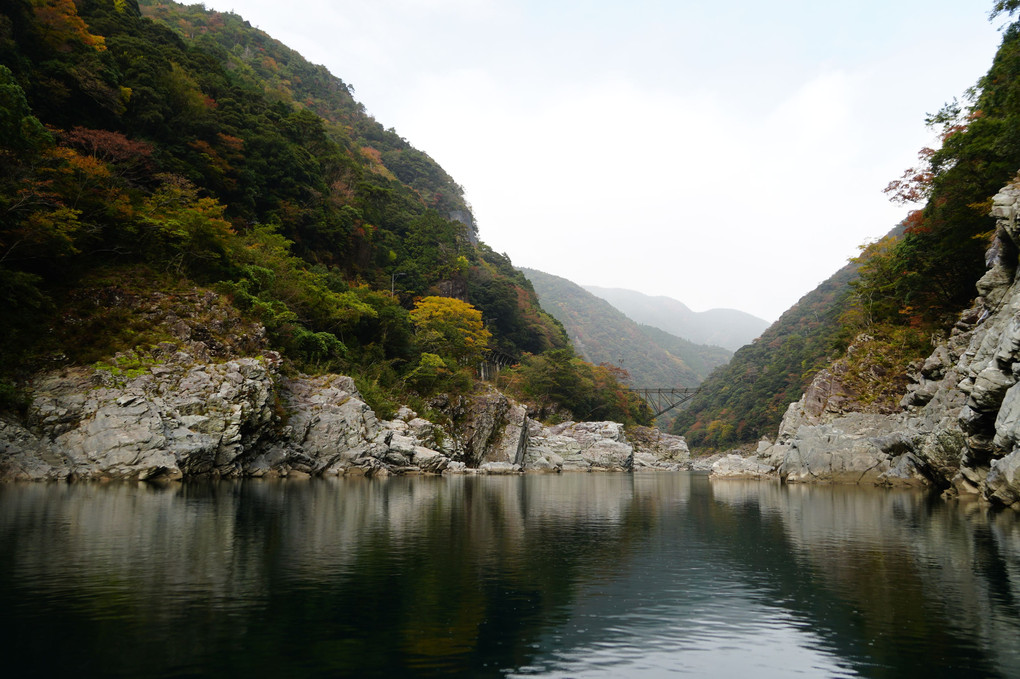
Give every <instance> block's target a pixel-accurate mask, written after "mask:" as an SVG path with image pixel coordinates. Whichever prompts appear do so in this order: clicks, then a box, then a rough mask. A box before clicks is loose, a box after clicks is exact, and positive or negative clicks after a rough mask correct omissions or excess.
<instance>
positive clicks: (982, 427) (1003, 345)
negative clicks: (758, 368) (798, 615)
mask: <svg viewBox="0 0 1020 679" xmlns="http://www.w3.org/2000/svg"><path fill="white" fill-rule="evenodd" d="M993 202H994V207H993V210H992V214H993V215H994V216H996V217H998V221H997V227H996V237H995V241H994V244H993V245H992V247H991V248H990V249H989V252H988V256H987V261H988V264H989V270H988V273H987V274H986V275H985V276H984V277H983V278H982V279H981V280H980V281H978V283H977V289H978V293H979V295H980V296H979V297H978V298H977V299H976V300H975V304H974V306H973V307H972V308H970V309H967V310H966V311H964V312H963V313H962V314H961V315H960V319H959V321H958V322H957V323H956V325H955V327H954V328H953V329H952V331H951V333H950V336H949V337H948V338H947V339H946V340H945V341H943V342H941V343H939V344H938V345H937V346H936V348H935V350H934V352H933V353H932V354H931V356H929V357H928V358H927V360H925V361H924V362H923V363H921V364H919V365H917V366H916V369H915V371H914V373H913V374H912V375H910V378H911V383H910V384H909V385H908V387H907V394H906V396H905V397H904V398H903V400H902V401H901V409H900V410H899V411H897V412H893V413H886V414H880V413H868V412H859V411H860V410H864V409H863V408H861V407H860V404H857V403H855V402H854V394H853V393H852V391H851V390H848V389H846V388H845V387H843V386H842V385H841V384H839V381H838V376H834V375H833V374H832V373H830V372H828V371H823V372H822V373H819V375H818V376H817V377H816V379H815V380H814V381H813V383H812V385H811V387H810V388H809V389H808V391H807V392H806V393H805V395H804V397H803V398H801V400H800V401H799V402H797V403H794V404H791V405H790V407H789V409H788V410H787V412H786V415H785V416H784V418H783V422H782V424H781V425H780V429H779V433H778V436H777V438H776V440H775V441H767V442H765V443H764V444H763V445H761V446H759V449H758V451H757V453H756V454H755V455H753V456H751V458H748V461H747V463H746V465H747V466H749V467H753V468H755V469H759V468H765V469H767V470H768V473H769V474H772V475H776V476H779V477H781V478H783V479H785V480H786V481H788V482H796V481H820V482H850V483H869V484H889V485H898V484H919V483H931V484H934V485H936V486H937V487H940V488H944V489H946V491H947V493H948V494H950V495H953V494H958V493H968V494H979V495H981V496H982V497H984V498H985V499H987V500H989V501H991V502H993V503H995V504H998V505H1003V506H1012V507H1015V508H1018V509H1020V474H1018V473H1017V470H1018V467H1020V384H1018V378H1020V280H1018V277H1017V255H1018V252H1020V247H1018V245H1020V229H1018V226H1017V215H1018V214H1020V185H1011V186H1008V187H1006V188H1005V189H1003V190H1002V191H1001V192H1000V193H999V194H998V195H996V196H995V198H994V200H993ZM726 464H727V465H729V466H730V467H739V465H738V464H737V463H735V462H727V463H726ZM718 475H720V476H721V475H722V473H719V474H718Z"/></svg>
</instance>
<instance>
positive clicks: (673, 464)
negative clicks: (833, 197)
mask: <svg viewBox="0 0 1020 679" xmlns="http://www.w3.org/2000/svg"><path fill="white" fill-rule="evenodd" d="M179 346H180V345H177V344H171V343H166V344H164V345H161V347H158V348H157V349H156V350H154V352H153V354H152V356H150V357H147V358H148V360H149V363H151V365H147V366H144V367H140V368H136V369H134V370H131V371H128V372H127V373H126V374H125V373H124V372H121V371H117V370H108V369H103V368H97V367H92V368H71V369H66V370H63V371H59V372H53V373H50V374H46V375H43V376H41V377H39V378H38V379H36V380H35V382H34V383H33V384H32V385H31V386H30V394H31V402H30V403H29V405H28V408H27V412H26V414H25V416H24V417H23V418H12V417H7V418H6V419H0V478H3V479H8V480H10V479H20V480H79V479H81V480H87V479H92V480H107V479H127V480H157V479H165V480H173V479H180V478H184V477H197V476H213V477H267V476H278V477H291V478H293V477H307V476H335V475H341V474H349V475H369V476H382V475H390V474H408V473H415V474H420V473H428V474H439V473H490V474H500V473H519V472H522V471H539V472H559V471H629V470H633V469H669V470H675V469H681V468H686V467H687V466H688V465H689V463H690V453H689V452H688V450H687V445H686V443H685V442H684V440H683V438H681V437H679V436H671V435H668V434H662V433H659V432H657V431H656V430H649V429H644V428H635V429H633V430H631V431H625V429H624V427H623V425H621V424H618V423H615V422H576V423H575V422H566V423H563V424H559V425H556V426H553V427H547V426H544V425H542V424H541V423H539V422H538V421H536V420H534V419H532V418H531V417H529V415H528V412H527V408H526V407H525V406H523V405H521V404H519V403H515V402H513V401H512V400H510V399H509V398H507V397H506V396H505V395H503V394H501V393H499V392H497V391H495V390H491V389H490V390H488V391H482V392H481V393H478V394H474V395H472V396H468V397H459V398H458V399H456V400H455V401H452V402H451V401H450V400H449V399H448V400H446V401H445V402H444V403H441V404H438V405H439V406H441V407H442V408H443V410H444V411H445V412H446V413H448V414H449V416H450V419H449V423H448V424H447V425H446V426H441V425H439V424H436V423H433V422H430V421H427V420H425V419H422V418H421V417H419V416H418V415H417V414H416V413H415V412H413V411H411V410H410V409H408V408H402V409H401V410H400V411H399V412H398V413H397V416H396V417H395V418H394V419H393V420H380V419H379V418H378V417H377V416H376V414H375V413H374V412H373V411H372V409H371V408H370V407H369V406H368V405H367V404H366V403H365V401H364V400H363V398H362V396H361V394H360V393H359V392H358V389H357V387H356V386H355V384H354V380H352V379H351V378H350V377H345V376H341V375H322V376H316V377H307V376H299V377H286V376H283V375H282V374H281V373H280V369H279V368H280V360H279V357H278V356H277V355H276V354H274V353H273V352H268V351H267V352H263V353H262V354H261V355H258V356H255V357H247V358H233V359H230V360H221V361H213V360H208V357H207V356H205V355H203V352H200V351H199V352H196V353H189V352H188V351H183V350H180V348H179ZM203 359H205V360H203Z"/></svg>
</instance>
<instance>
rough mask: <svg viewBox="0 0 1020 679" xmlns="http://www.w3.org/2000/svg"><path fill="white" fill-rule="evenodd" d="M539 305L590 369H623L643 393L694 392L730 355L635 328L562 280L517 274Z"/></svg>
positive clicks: (526, 271)
mask: <svg viewBox="0 0 1020 679" xmlns="http://www.w3.org/2000/svg"><path fill="white" fill-rule="evenodd" d="M520 271H521V272H522V273H523V274H524V275H525V276H526V277H527V278H528V280H530V281H531V284H532V286H533V287H534V288H535V292H536V293H537V294H538V298H539V303H540V304H541V305H542V308H543V309H544V310H545V311H546V312H547V313H549V314H552V316H553V317H554V318H556V319H557V320H558V321H560V323H562V324H563V326H564V328H565V329H566V331H567V334H568V335H569V337H570V340H571V342H572V343H573V345H574V348H575V349H576V350H577V352H578V353H580V354H581V355H582V356H584V358H585V359H586V360H588V361H590V362H592V363H609V364H612V365H618V366H620V367H622V368H624V369H625V370H626V371H627V372H628V373H629V374H630V379H629V380H628V381H629V383H630V384H631V385H633V386H643V387H672V386H676V387H680V386H686V387H693V386H697V385H698V384H700V383H701V382H702V380H704V379H705V378H706V377H707V376H708V375H709V373H711V372H712V371H713V370H714V369H715V368H717V367H718V366H721V365H724V364H725V363H726V362H727V361H729V359H730V357H731V356H732V353H731V352H730V351H728V350H726V349H724V348H722V347H718V346H704V345H699V344H695V343H694V342H690V341H688V340H685V339H682V338H680V337H676V336H673V335H670V334H669V333H666V332H664V331H662V330H659V329H658V328H654V327H650V326H646V325H640V324H638V323H636V322H635V321H633V320H632V319H630V318H628V317H627V316H626V315H625V314H624V313H623V312H622V311H620V310H619V309H617V308H616V307H614V306H613V305H611V304H610V303H609V302H607V301H606V300H604V299H601V298H600V297H597V296H596V295H593V294H592V293H590V292H588V291H587V290H585V289H584V288H583V287H581V286H580V285H578V284H576V283H573V282H571V281H569V280H567V279H565V278H560V277H559V276H553V275H552V274H547V273H544V272H541V271H536V270H534V269H520Z"/></svg>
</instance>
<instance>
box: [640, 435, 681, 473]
mask: <svg viewBox="0 0 1020 679" xmlns="http://www.w3.org/2000/svg"><path fill="white" fill-rule="evenodd" d="M627 440H628V441H629V442H630V443H631V445H632V446H633V447H634V469H661V470H664V471H679V470H681V469H690V468H691V451H690V449H689V448H688V447H687V441H686V440H685V439H684V437H682V436H676V435H674V434H666V433H664V432H662V431H659V430H658V429H654V428H651V427H630V428H628V429H627Z"/></svg>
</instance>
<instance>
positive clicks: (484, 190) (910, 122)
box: [205, 0, 1003, 321]
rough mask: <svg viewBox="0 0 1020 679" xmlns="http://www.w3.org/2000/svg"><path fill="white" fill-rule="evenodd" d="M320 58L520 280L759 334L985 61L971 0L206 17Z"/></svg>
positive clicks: (230, 2)
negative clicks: (423, 158) (536, 276)
mask: <svg viewBox="0 0 1020 679" xmlns="http://www.w3.org/2000/svg"><path fill="white" fill-rule="evenodd" d="M205 5H206V6H207V7H209V8H210V9H217V10H221V11H234V12H236V13H237V14H240V15H241V16H243V17H244V18H245V19H247V20H248V21H250V22H251V23H252V25H255V26H257V27H259V28H261V29H262V30H264V31H266V32H267V33H269V34H270V35H271V36H273V37H274V38H277V39H279V40H281V41H282V42H284V43H286V44H287V45H288V46H290V47H292V48H294V49H296V50H298V51H299V52H301V53H302V54H303V55H304V56H305V57H306V58H308V59H309V60H311V61H313V62H315V63H320V64H324V65H325V66H326V67H327V68H329V70H330V71H332V72H333V73H334V74H335V75H337V76H339V77H340V78H341V79H343V80H344V82H346V83H348V84H350V85H352V86H353V87H354V88H355V96H356V97H357V99H358V100H359V101H361V102H362V103H363V104H364V105H365V107H366V109H367V110H368V112H369V113H370V114H372V115H373V116H374V117H375V118H376V119H377V120H378V121H379V122H380V123H382V124H383V125H384V126H385V127H393V128H395V129H396V131H397V132H398V133H399V134H400V135H401V136H403V137H405V138H406V139H407V140H408V141H410V142H411V143H412V144H413V145H414V146H415V147H417V148H419V149H421V150H422V151H425V152H426V153H428V154H429V155H430V156H432V157H433V158H434V159H435V160H436V161H438V162H439V163H440V164H441V165H442V166H443V167H444V168H445V169H446V170H447V171H448V172H449V173H450V174H451V175H452V176H453V177H454V179H455V180H456V181H457V182H458V183H460V184H461V185H462V186H464V188H465V192H466V196H467V199H468V201H469V202H470V203H471V205H472V206H473V208H474V212H475V217H476V219H477V221H478V226H479V230H480V235H481V238H482V239H483V240H484V241H485V242H486V243H488V244H489V245H490V246H492V247H493V249H495V250H496V251H498V252H505V253H507V254H508V255H509V256H510V258H511V259H512V260H513V262H514V264H516V265H518V266H527V267H532V268H536V269H541V270H543V271H546V272H548V273H552V274H556V275H558V276H563V277H565V278H568V279H570V280H572V281H574V282H576V283H580V284H582V285H601V286H607V287H623V288H630V289H632V290H639V291H641V292H644V293H646V294H650V295H666V296H669V297H673V298H675V299H678V300H681V301H683V302H684V303H686V304H687V305H689V306H690V307H691V308H693V309H695V310H697V311H702V310H705V309H709V308H716V307H728V308H735V309H740V310H743V311H747V312H750V313H753V314H755V315H757V316H760V317H762V318H765V319H767V320H769V321H772V320H775V319H776V318H778V316H779V315H780V314H781V313H782V312H783V311H784V310H786V309H787V308H789V307H790V306H791V305H793V304H794V303H795V302H796V301H797V300H798V299H799V298H800V297H801V296H802V295H804V294H805V293H807V292H809V291H810V290H811V289H813V288H814V287H815V286H816V285H817V284H818V283H820V282H821V281H823V280H824V279H826V278H827V277H828V276H830V275H831V274H832V273H834V272H835V271H836V269H838V268H839V267H841V266H842V265H843V264H845V263H846V260H847V258H848V257H850V256H852V255H854V254H855V253H856V252H857V246H858V245H860V244H861V243H863V242H865V241H867V240H872V239H875V238H879V237H881V236H882V235H884V234H885V233H886V232H887V231H888V230H889V229H890V228H892V226H893V225H894V224H896V223H897V222H898V221H900V220H901V219H902V218H903V217H904V216H905V214H906V209H905V208H903V207H901V206H895V205H892V204H890V203H889V202H888V200H887V199H886V197H885V195H884V194H883V193H882V188H883V187H884V186H885V185H886V184H887V183H888V182H889V181H890V180H892V179H894V178H896V177H898V176H899V175H900V174H901V173H902V171H903V170H904V169H905V168H907V167H909V166H911V165H913V164H914V163H915V161H916V154H917V151H918V150H919V149H920V148H921V147H922V146H925V145H930V144H931V143H932V141H931V137H930V133H929V131H928V130H927V129H925V127H924V116H925V114H926V113H929V112H932V113H933V112H935V111H937V110H938V109H939V108H941V107H942V105H943V104H944V103H945V102H947V101H950V100H952V98H953V97H954V96H960V95H961V94H962V92H963V91H964V90H965V89H966V88H968V87H970V86H971V85H973V84H975V83H976V82H977V80H978V78H980V77H981V76H982V75H983V74H984V73H985V72H986V71H987V69H988V67H989V66H990V64H991V59H992V56H993V54H994V52H995V49H996V47H997V46H998V43H999V40H1000V35H999V33H998V31H997V27H998V26H999V25H1001V24H1002V23H1003V20H1002V19H997V20H996V21H995V22H994V23H991V22H989V21H988V19H987V15H988V11H989V9H990V8H991V5H992V2H991V0H976V1H971V2H968V1H966V0H964V1H961V0H854V1H852V2H819V1H818V0H789V1H787V0H773V2H761V1H760V0H731V1H730V2H707V1H705V2H693V1H689V0H613V1H607V0H591V1H588V2H578V1H573V2H571V1H566V0H305V1H304V2H301V3H294V4H292V3H285V2H280V0H207V1H206V2H205Z"/></svg>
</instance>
